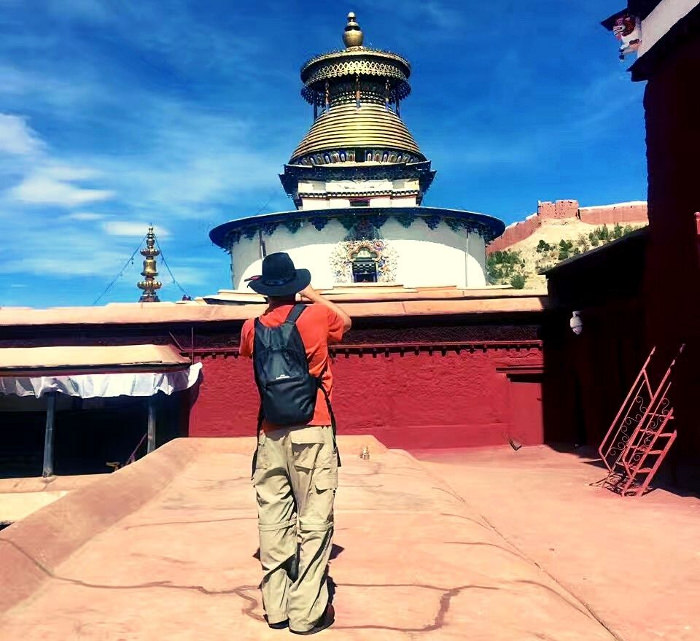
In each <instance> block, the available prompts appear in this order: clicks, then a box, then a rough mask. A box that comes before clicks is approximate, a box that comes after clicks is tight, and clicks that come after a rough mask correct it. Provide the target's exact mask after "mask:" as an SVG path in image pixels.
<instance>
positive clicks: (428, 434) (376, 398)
mask: <svg viewBox="0 0 700 641" xmlns="http://www.w3.org/2000/svg"><path fill="white" fill-rule="evenodd" d="M203 351H206V354H204V353H202V354H199V355H200V357H201V359H202V363H203V366H204V367H203V379H202V382H201V385H200V387H199V389H198V392H197V397H196V398H195V399H193V406H192V409H191V414H190V431H189V434H190V436H244V435H246V436H250V435H253V434H254V433H255V425H256V418H257V411H258V393H257V390H256V388H255V384H254V382H253V371H252V364H251V362H250V361H249V360H248V359H243V358H240V357H238V355H237V349H236V348H234V347H221V348H214V349H208V350H203ZM195 352H196V353H197V352H198V350H195ZM331 353H332V357H333V363H332V368H333V375H334V379H335V389H334V392H333V406H334V410H335V414H336V417H337V419H338V432H339V433H340V434H371V435H373V436H376V437H377V438H378V439H379V440H380V441H382V442H383V443H384V444H385V445H387V446H389V447H400V448H405V449H411V448H446V447H472V446H489V445H504V444H508V442H509V440H513V441H517V442H519V443H522V444H523V445H538V444H541V443H542V442H543V439H544V431H543V425H542V411H541V397H542V388H541V383H540V381H539V378H538V377H539V375H540V374H541V372H542V369H543V358H542V343H541V341H539V340H528V341H483V342H464V341H439V342H435V343H431V342H427V341H426V342H393V343H378V342H377V343H372V344H350V343H348V344H341V345H338V346H334V347H333V349H332V352H331Z"/></svg>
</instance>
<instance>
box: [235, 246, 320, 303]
mask: <svg viewBox="0 0 700 641" xmlns="http://www.w3.org/2000/svg"><path fill="white" fill-rule="evenodd" d="M310 282H311V272H309V270H308V269H296V268H295V267H294V263H293V262H292V259H291V258H290V257H289V254H287V253H285V252H276V253H274V254H270V255H269V256H265V258H264V259H263V263H262V275H261V276H253V277H251V278H249V279H248V287H250V288H251V289H252V290H253V291H254V292H257V293H258V294H262V295H263V296H273V297H284V296H292V295H294V294H296V293H297V292H300V291H301V290H302V289H306V287H307V286H308V285H309V283H310Z"/></svg>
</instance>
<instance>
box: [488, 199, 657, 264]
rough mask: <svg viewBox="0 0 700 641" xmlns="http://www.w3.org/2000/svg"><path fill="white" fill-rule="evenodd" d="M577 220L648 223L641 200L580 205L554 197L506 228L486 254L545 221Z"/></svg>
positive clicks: (523, 235) (516, 238)
mask: <svg viewBox="0 0 700 641" xmlns="http://www.w3.org/2000/svg"><path fill="white" fill-rule="evenodd" d="M565 220H578V221H580V222H582V223H588V224H589V225H593V226H596V227H598V226H602V225H608V226H614V225H616V224H620V225H645V224H647V223H648V222H649V221H648V218H647V204H646V202H644V201H633V202H628V203H617V204H614V205H598V206H595V207H579V203H578V201H577V200H557V201H556V202H549V201H545V202H540V203H538V204H537V213H535V214H532V215H530V216H528V217H527V218H526V219H525V220H520V221H518V222H516V223H512V224H511V225H508V227H506V229H505V231H504V232H503V234H502V235H501V236H499V237H498V238H496V239H495V240H494V241H493V242H492V243H491V244H490V245H489V246H488V247H487V248H486V253H487V254H492V253H493V252H495V251H502V250H504V249H508V247H511V246H512V245H515V243H518V242H520V241H521V240H525V239H526V238H528V237H529V236H531V235H532V234H533V233H535V231H536V230H537V229H538V228H539V227H541V226H542V225H543V224H545V223H547V222H554V221H565Z"/></svg>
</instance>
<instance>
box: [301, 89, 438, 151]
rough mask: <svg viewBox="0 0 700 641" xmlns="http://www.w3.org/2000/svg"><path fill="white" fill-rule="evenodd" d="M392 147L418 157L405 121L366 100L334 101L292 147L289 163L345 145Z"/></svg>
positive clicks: (416, 147)
mask: <svg viewBox="0 0 700 641" xmlns="http://www.w3.org/2000/svg"><path fill="white" fill-rule="evenodd" d="M348 147H350V148H353V147H354V148H368V149H374V148H378V149H395V150H397V151H408V152H411V153H413V154H415V155H417V156H419V157H420V158H421V159H423V160H425V157H424V156H423V154H422V153H421V151H420V149H419V148H418V145H417V144H416V142H415V140H413V136H411V134H410V133H409V131H408V129H407V128H406V125H405V124H404V123H403V121H402V120H401V118H399V117H398V116H397V115H396V114H395V113H394V112H393V111H391V110H388V109H386V108H385V107H384V105H381V104H376V103H370V102H366V103H363V104H362V105H361V106H360V107H359V108H358V107H357V106H356V105H355V103H354V102H352V103H343V104H336V105H333V106H331V108H330V109H329V110H328V111H326V112H325V113H322V114H321V115H320V116H319V117H318V118H317V119H316V120H315V121H314V124H313V125H312V126H311V129H309V132H308V133H307V134H306V136H305V137H304V139H303V140H302V141H301V143H299V146H298V147H297V148H296V149H295V150H294V153H293V154H292V158H291V160H290V163H294V162H295V161H296V160H297V159H299V158H301V157H303V156H307V155H308V154H312V153H317V152H322V151H330V150H334V149H338V150H339V149H345V148H348Z"/></svg>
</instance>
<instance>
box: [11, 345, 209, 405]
mask: <svg viewBox="0 0 700 641" xmlns="http://www.w3.org/2000/svg"><path fill="white" fill-rule="evenodd" d="M201 369H202V365H201V363H195V364H191V361H190V359H189V358H187V357H185V356H182V355H181V354H180V353H179V352H178V351H177V350H175V349H174V348H173V347H171V346H169V345H119V346H101V345H95V346H92V345H90V346H83V345H81V346H77V345H75V346H74V345H69V346H63V345H56V346H49V347H7V348H3V349H0V394H14V395H16V396H36V397H37V398H40V397H41V396H43V395H45V394H47V393H49V392H56V393H59V394H65V395H67V396H79V397H81V398H108V397H114V396H153V395H154V394H157V393H158V392H163V393H165V394H172V393H173V392H178V391H181V390H185V389H188V388H190V387H192V386H193V385H194V384H195V383H196V382H197V379H198V378H199V373H200V371H201Z"/></svg>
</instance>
